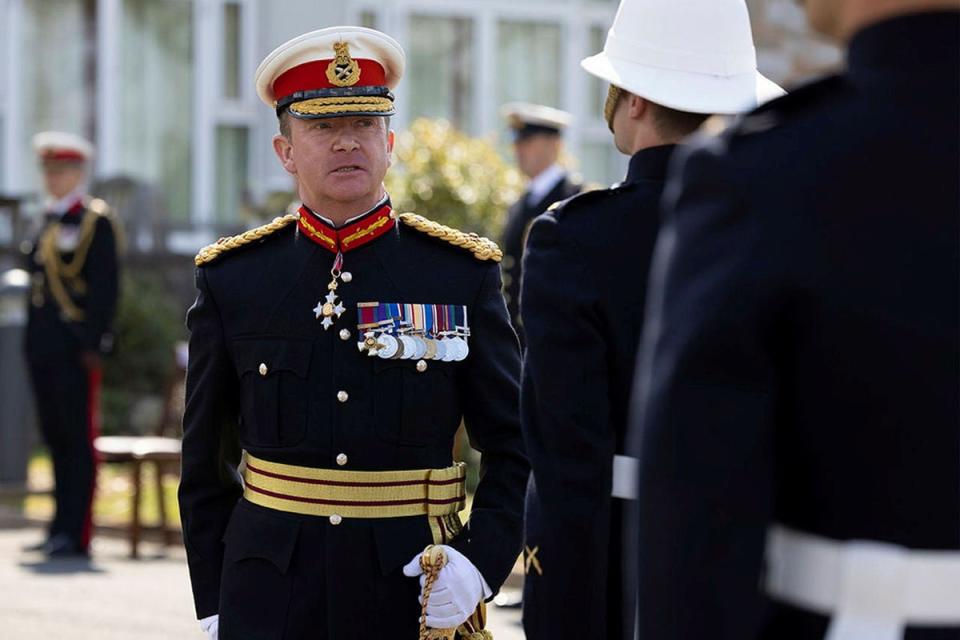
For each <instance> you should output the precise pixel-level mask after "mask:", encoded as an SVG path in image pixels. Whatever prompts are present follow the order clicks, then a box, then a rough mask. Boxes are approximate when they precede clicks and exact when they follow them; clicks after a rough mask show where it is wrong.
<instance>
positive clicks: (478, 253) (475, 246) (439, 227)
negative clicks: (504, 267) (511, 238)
mask: <svg viewBox="0 0 960 640" xmlns="http://www.w3.org/2000/svg"><path fill="white" fill-rule="evenodd" d="M399 219H400V221H401V222H403V223H404V224H406V225H408V226H411V227H413V228H414V229H416V230H417V231H421V232H423V233H425V234H427V235H428V236H431V237H434V238H439V239H440V240H443V241H445V242H449V243H450V244H452V245H453V246H455V247H462V248H463V249H467V250H468V251H470V252H471V253H473V256H474V257H475V258H476V259H477V260H493V261H494V262H500V260H501V259H502V258H503V252H502V251H501V250H500V247H498V246H497V243H496V242H494V241H493V240H490V239H488V238H484V237H483V236H478V235H477V234H475V233H466V232H464V231H460V230H459V229H454V228H453V227H448V226H446V225H443V224H440V223H439V222H434V221H433V220H427V219H426V218H424V217H423V216H421V215H417V214H416V213H401V214H400V216H399Z"/></svg>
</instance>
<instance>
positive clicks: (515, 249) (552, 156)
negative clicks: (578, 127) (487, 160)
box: [502, 102, 583, 344]
mask: <svg viewBox="0 0 960 640" xmlns="http://www.w3.org/2000/svg"><path fill="white" fill-rule="evenodd" d="M502 111H503V115H504V117H505V118H506V120H507V124H508V125H509V127H510V130H511V131H512V132H513V152H514V155H515V156H516V159H517V167H518V168H519V169H520V172H521V173H522V174H523V175H525V176H526V177H527V178H528V179H529V183H528V184H527V188H526V190H525V191H524V192H523V195H521V196H520V199H519V200H517V201H516V202H515V203H514V204H513V205H512V206H511V207H510V210H509V211H508V212H507V224H506V226H505V227H504V230H503V248H504V256H503V262H502V267H503V293H504V298H506V300H507V309H509V311H510V320H511V321H512V322H513V326H514V327H515V328H516V330H517V335H518V336H519V337H520V342H521V344H522V343H523V341H524V337H523V325H522V322H521V320H520V279H521V277H522V272H521V268H522V265H523V246H524V244H525V243H526V241H527V233H528V232H529V231H530V224H531V223H533V219H534V218H536V217H537V216H538V215H540V214H541V213H543V212H544V211H546V210H547V207H549V206H550V205H551V204H553V203H554V202H559V201H560V200H566V199H567V198H569V197H570V196H573V195H576V194H577V193H580V190H581V189H582V188H583V185H582V184H581V183H580V180H579V179H577V178H576V177H574V176H571V175H570V174H569V173H568V172H567V170H566V169H564V168H563V167H562V166H561V165H560V164H559V162H558V161H559V158H560V153H561V151H562V150H563V132H564V130H565V129H566V128H567V127H568V126H570V123H571V121H572V119H573V117H572V116H571V115H570V114H569V113H567V112H566V111H561V110H559V109H554V108H553V107H548V106H545V105H540V104H530V103H527V102H511V103H509V104H506V105H504V106H503V109H502Z"/></svg>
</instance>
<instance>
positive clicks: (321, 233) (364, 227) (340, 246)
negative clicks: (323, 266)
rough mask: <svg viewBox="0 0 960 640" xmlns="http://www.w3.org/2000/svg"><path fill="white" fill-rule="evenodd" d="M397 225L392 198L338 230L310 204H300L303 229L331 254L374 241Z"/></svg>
mask: <svg viewBox="0 0 960 640" xmlns="http://www.w3.org/2000/svg"><path fill="white" fill-rule="evenodd" d="M396 224H397V221H396V217H395V214H394V213H393V209H392V208H391V207H390V203H389V201H388V202H387V203H385V204H383V205H381V206H379V207H377V208H376V209H374V210H373V211H371V212H370V213H367V214H364V215H363V216H362V217H361V218H360V219H359V220H354V221H353V222H351V223H350V224H348V225H346V226H345V227H341V228H339V229H336V228H334V227H332V226H330V224H328V223H326V222H324V221H323V220H321V219H320V218H318V217H317V215H316V214H315V213H313V211H311V210H310V209H308V208H307V207H306V206H302V207H300V220H299V221H298V222H297V226H299V227H300V231H301V232H302V233H303V234H304V235H305V236H307V237H308V238H310V239H311V240H312V241H314V242H316V243H317V244H318V245H320V246H321V247H323V248H324V249H326V250H327V251H330V252H331V253H338V252H340V253H346V252H347V251H351V250H353V249H356V248H357V247H362V246H363V245H365V244H368V243H370V242H373V241H374V240H376V239H377V238H379V237H380V236H382V235H383V234H385V233H386V232H387V231H390V229H392V228H393V227H394V226H395V225H396Z"/></svg>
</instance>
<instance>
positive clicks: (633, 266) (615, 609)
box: [521, 145, 674, 640]
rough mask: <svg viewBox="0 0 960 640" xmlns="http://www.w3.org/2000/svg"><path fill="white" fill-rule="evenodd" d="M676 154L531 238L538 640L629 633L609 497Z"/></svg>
mask: <svg viewBox="0 0 960 640" xmlns="http://www.w3.org/2000/svg"><path fill="white" fill-rule="evenodd" d="M673 150H674V147H673V146H672V145H666V146H662V147H654V148H650V149H645V150H642V151H639V152H638V153H636V154H635V155H634V156H633V157H632V158H631V160H630V166H629V170H628V172H627V177H626V180H625V181H624V182H623V183H622V184H621V185H619V186H617V187H614V188H611V189H605V190H600V191H590V192H587V193H583V194H580V195H578V196H575V197H573V198H571V199H569V200H567V201H565V202H563V203H561V204H559V205H558V206H556V207H555V208H553V209H552V210H551V211H549V212H548V213H545V214H544V215H542V216H540V217H539V218H537V220H536V221H535V222H534V223H533V226H532V227H531V229H530V237H529V239H528V242H527V249H526V257H525V258H524V280H523V293H522V297H521V313H522V315H523V322H524V326H525V327H526V333H527V349H526V354H525V361H524V373H523V386H522V392H521V406H522V415H523V428H524V438H525V440H526V443H527V450H528V453H529V456H530V461H531V466H532V468H533V477H534V480H535V485H536V489H535V490H531V491H530V492H529V493H528V497H527V518H526V539H525V542H524V544H525V545H526V548H527V549H526V553H527V560H528V562H527V578H526V592H525V594H524V626H525V629H526V632H527V636H528V638H530V639H531V640H538V639H540V638H543V639H548V638H604V639H606V638H618V637H620V635H621V633H622V627H621V620H620V618H621V617H622V603H621V600H622V599H623V594H622V590H621V579H622V573H621V567H622V558H621V556H620V552H619V550H620V546H621V542H620V541H621V537H620V531H621V528H622V522H621V513H622V501H621V500H620V499H614V498H612V497H611V494H610V492H611V469H612V460H613V456H614V454H617V453H623V451H624V437H625V434H626V428H627V410H628V406H629V400H630V391H631V389H632V380H633V373H634V363H635V358H636V349H637V345H638V343H639V340H640V330H641V325H642V322H643V308H644V297H645V291H646V286H645V285H646V281H647V269H648V265H649V262H650V257H651V254H652V252H653V246H654V241H655V239H656V235H657V229H658V226H659V216H658V205H659V202H660V196H661V192H662V190H663V186H664V179H665V176H666V171H667V164H668V159H669V157H670V154H671V153H672V152H673ZM531 555H533V557H534V559H533V560H531V559H530V556H531ZM541 572H542V573H541Z"/></svg>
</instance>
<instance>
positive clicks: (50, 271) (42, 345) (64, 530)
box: [25, 131, 119, 557]
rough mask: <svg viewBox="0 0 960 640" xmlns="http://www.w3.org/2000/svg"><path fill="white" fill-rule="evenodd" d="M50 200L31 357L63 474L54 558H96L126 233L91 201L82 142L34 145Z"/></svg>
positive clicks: (29, 339) (49, 550) (38, 263)
mask: <svg viewBox="0 0 960 640" xmlns="http://www.w3.org/2000/svg"><path fill="white" fill-rule="evenodd" d="M34 148H35V150H36V153H37V157H38V158H39V160H40V162H41V165H42V171H43V181H44V187H45V190H46V193H47V196H48V198H47V202H46V211H45V214H44V216H45V218H44V223H43V227H42V230H41V231H40V233H39V235H38V237H37V238H36V242H35V243H33V244H32V245H31V246H30V247H29V258H28V261H27V262H28V265H27V268H28V270H29V272H30V274H31V292H30V301H29V302H30V304H29V314H28V320H27V332H26V341H25V349H26V356H27V361H28V363H29V368H30V375H31V379H32V382H33V389H34V396H35V399H36V408H37V415H38V417H39V422H40V431H41V433H42V435H43V440H44V442H45V444H46V445H47V448H48V449H49V451H50V457H51V459H52V462H53V472H54V498H55V501H56V513H55V515H54V518H53V521H52V522H51V523H50V525H49V528H48V530H47V539H46V540H45V541H43V542H42V543H40V544H39V545H36V546H35V547H33V548H32V549H33V550H41V551H43V552H45V553H46V554H47V555H48V556H50V557H58V556H73V555H79V556H85V555H88V554H89V546H90V536H91V526H92V525H91V509H92V504H93V493H94V487H95V484H96V460H95V455H94V450H93V439H94V438H95V437H96V435H97V433H98V421H99V394H100V381H101V355H102V354H104V353H108V352H109V351H110V350H111V349H112V346H113V337H112V332H111V325H112V322H113V316H114V312H115V311H116V307H117V295H118V288H119V285H118V272H119V266H118V261H117V232H116V229H115V228H114V223H113V221H112V219H111V217H110V213H109V210H108V208H107V205H106V203H105V202H103V201H102V200H97V199H93V198H90V197H89V196H87V195H86V179H87V167H88V164H89V162H90V159H91V157H92V155H93V147H92V145H91V144H90V143H89V142H87V141H86V140H84V139H83V138H80V137H78V136H75V135H73V134H69V133H62V132H54V131H47V132H43V133H39V134H37V135H36V136H35V137H34Z"/></svg>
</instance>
